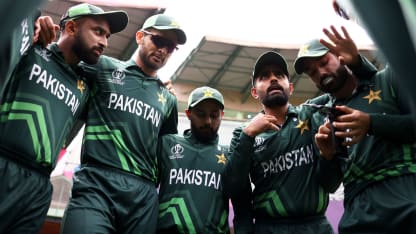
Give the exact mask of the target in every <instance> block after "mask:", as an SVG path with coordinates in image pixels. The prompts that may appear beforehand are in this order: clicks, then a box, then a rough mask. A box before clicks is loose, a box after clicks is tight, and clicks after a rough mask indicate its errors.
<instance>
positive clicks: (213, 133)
mask: <svg viewBox="0 0 416 234" xmlns="http://www.w3.org/2000/svg"><path fill="white" fill-rule="evenodd" d="M218 128H219V126H218V127H217V129H213V128H211V127H210V126H204V127H200V128H197V127H196V126H195V125H194V124H192V123H191V131H192V134H193V135H194V136H195V138H196V139H198V141H200V142H202V143H208V142H211V141H213V140H215V138H217V132H218Z"/></svg>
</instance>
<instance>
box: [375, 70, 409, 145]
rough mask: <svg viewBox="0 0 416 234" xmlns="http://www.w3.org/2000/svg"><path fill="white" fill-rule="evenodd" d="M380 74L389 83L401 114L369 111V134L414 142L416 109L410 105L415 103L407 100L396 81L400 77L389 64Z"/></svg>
mask: <svg viewBox="0 0 416 234" xmlns="http://www.w3.org/2000/svg"><path fill="white" fill-rule="evenodd" d="M382 75H383V77H381V78H382V79H385V80H386V82H388V83H390V86H391V90H392V91H393V93H394V95H395V96H396V102H397V106H398V108H399V109H400V113H401V114H400V115H398V114H385V113H371V114H370V120H371V121H370V129H369V134H370V135H377V136H381V137H383V138H387V139H389V140H391V141H394V142H398V143H401V144H403V143H414V142H415V141H416V110H415V107H414V106H413V107H412V106H411V105H415V104H414V103H412V102H411V101H409V99H408V95H407V93H406V92H403V90H400V86H399V84H398V83H397V82H400V79H397V77H395V75H396V73H394V72H393V71H392V69H391V68H390V66H387V67H386V68H385V69H384V70H383V71H382Z"/></svg>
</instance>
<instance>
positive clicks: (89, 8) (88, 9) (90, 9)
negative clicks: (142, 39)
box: [59, 3, 129, 33]
mask: <svg viewBox="0 0 416 234" xmlns="http://www.w3.org/2000/svg"><path fill="white" fill-rule="evenodd" d="M85 16H102V17H104V18H105V19H106V20H107V22H108V24H109V26H110V32H111V33H117V32H120V31H122V30H123V29H124V28H125V27H126V26H127V24H128V22H129V17H128V15H127V13H126V12H125V11H104V10H103V9H102V8H100V7H98V6H95V5H91V4H88V3H81V4H78V5H75V6H72V7H71V8H69V9H68V11H67V12H66V13H65V14H64V15H63V16H62V18H61V20H60V23H59V25H60V26H61V28H63V25H64V24H65V22H67V21H68V20H75V19H78V18H81V17H85Z"/></svg>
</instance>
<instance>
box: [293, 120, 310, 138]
mask: <svg viewBox="0 0 416 234" xmlns="http://www.w3.org/2000/svg"><path fill="white" fill-rule="evenodd" d="M308 122H309V121H308V120H305V121H302V120H299V123H298V125H296V127H295V128H299V129H300V135H303V132H304V131H307V130H308V131H309V130H310V129H309V126H308Z"/></svg>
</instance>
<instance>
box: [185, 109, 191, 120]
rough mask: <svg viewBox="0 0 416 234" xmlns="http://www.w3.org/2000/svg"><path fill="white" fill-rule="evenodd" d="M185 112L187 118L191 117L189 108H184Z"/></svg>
mask: <svg viewBox="0 0 416 234" xmlns="http://www.w3.org/2000/svg"><path fill="white" fill-rule="evenodd" d="M185 114H186V117H188V119H189V118H190V117H191V110H190V109H186V110H185Z"/></svg>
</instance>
